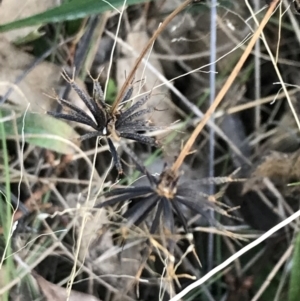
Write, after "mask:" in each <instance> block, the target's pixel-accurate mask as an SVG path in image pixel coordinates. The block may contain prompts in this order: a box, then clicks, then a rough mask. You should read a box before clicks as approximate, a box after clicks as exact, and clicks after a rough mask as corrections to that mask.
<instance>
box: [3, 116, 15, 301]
mask: <svg viewBox="0 0 300 301" xmlns="http://www.w3.org/2000/svg"><path fill="white" fill-rule="evenodd" d="M2 117H3V116H2V114H1V110H0V119H1V118H2ZM0 145H2V155H3V163H2V164H3V168H4V179H5V191H4V192H1V193H0V227H1V228H2V231H3V234H2V235H0V245H2V242H3V243H4V245H5V248H4V250H3V251H4V252H2V250H0V269H2V268H3V262H4V258H7V260H6V262H5V269H4V275H3V276H4V279H1V282H2V284H6V283H8V282H9V281H10V279H11V277H12V276H13V274H14V273H13V271H14V263H13V257H11V256H10V255H11V253H12V249H11V239H10V235H11V222H12V211H11V206H10V199H11V197H10V173H9V159H8V150H7V144H6V131H5V127H4V124H3V122H1V121H0ZM3 193H5V195H4V194H3ZM2 240H3V241H2ZM8 299H9V292H6V293H5V294H4V295H3V296H2V299H1V300H3V301H6V300H8Z"/></svg>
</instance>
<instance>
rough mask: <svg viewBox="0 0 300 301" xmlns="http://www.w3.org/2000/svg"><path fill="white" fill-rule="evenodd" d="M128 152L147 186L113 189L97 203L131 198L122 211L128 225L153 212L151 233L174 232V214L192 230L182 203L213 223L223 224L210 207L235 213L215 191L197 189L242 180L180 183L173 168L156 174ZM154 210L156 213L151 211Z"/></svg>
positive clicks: (141, 219)
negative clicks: (217, 219) (208, 191)
mask: <svg viewBox="0 0 300 301" xmlns="http://www.w3.org/2000/svg"><path fill="white" fill-rule="evenodd" d="M126 152H127V153H128V154H129V155H130V156H131V158H132V159H133V161H134V163H135V165H136V167H137V169H138V170H139V171H140V172H141V173H142V174H145V175H146V177H147V180H148V185H146V186H129V187H126V188H118V189H113V190H111V191H109V192H107V193H106V194H105V198H106V200H105V201H104V202H103V203H101V204H98V205H97V206H96V207H97V208H103V207H107V206H114V205H117V204H119V203H121V204H122V203H124V202H126V201H131V205H130V207H129V209H128V210H127V211H126V212H125V213H124V214H123V217H124V218H125V219H126V220H127V223H126V225H125V226H126V227H130V226H132V225H136V226H138V225H140V224H141V223H142V222H143V221H146V219H147V218H148V217H150V218H151V216H154V217H153V219H152V221H150V231H149V232H150V234H155V233H156V232H157V230H158V229H159V230H160V233H164V232H165V233H169V234H171V235H172V234H175V217H177V219H178V221H179V222H180V223H181V224H182V226H183V228H184V230H185V232H186V233H188V232H189V226H188V223H187V219H186V217H185V216H184V214H183V208H182V206H185V207H186V208H188V209H190V210H192V212H193V213H195V214H200V215H201V216H203V217H204V218H205V219H206V220H207V221H208V222H209V224H210V225H212V226H216V227H219V226H220V224H219V223H218V222H217V221H216V220H215V219H214V218H213V217H212V215H211V212H210V211H211V210H213V211H215V212H218V213H220V214H222V215H225V216H228V217H232V216H231V215H229V214H228V212H227V211H226V210H225V209H223V208H222V207H226V208H228V206H227V205H225V204H222V203H220V202H218V201H217V199H216V197H215V196H213V195H208V194H205V193H203V192H201V191H198V190H197V187H199V185H200V184H205V185H210V184H217V185H220V184H224V183H228V182H234V181H240V180H239V179H234V178H232V177H216V178H203V179H199V180H195V181H191V180H189V181H186V182H183V183H179V179H180V175H179V173H178V172H177V171H174V170H173V169H172V168H169V167H167V166H165V168H164V170H163V171H162V173H161V174H160V175H159V176H158V177H155V176H153V175H151V174H150V173H149V171H148V170H147V169H146V168H145V167H144V166H143V165H142V164H141V163H140V162H139V160H138V158H137V157H136V156H135V155H134V154H133V153H132V152H131V151H130V150H126ZM152 212H154V215H152Z"/></svg>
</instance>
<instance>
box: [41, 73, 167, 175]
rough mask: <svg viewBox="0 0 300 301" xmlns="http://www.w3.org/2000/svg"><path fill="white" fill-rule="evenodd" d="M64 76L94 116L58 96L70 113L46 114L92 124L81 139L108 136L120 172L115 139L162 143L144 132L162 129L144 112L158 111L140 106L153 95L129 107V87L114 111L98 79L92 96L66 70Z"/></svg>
mask: <svg viewBox="0 0 300 301" xmlns="http://www.w3.org/2000/svg"><path fill="white" fill-rule="evenodd" d="M62 75H63V77H64V79H65V80H66V81H67V82H68V83H69V84H70V85H71V86H72V88H73V89H74V90H75V92H76V93H77V94H78V96H79V97H80V98H81V99H82V101H83V102H84V103H85V105H86V106H87V108H88V109H89V111H90V112H91V114H92V116H93V118H91V117H90V116H89V115H88V114H87V113H86V112H85V111H83V110H82V109H80V108H79V107H77V106H76V105H74V104H72V103H71V102H70V101H67V100H65V99H62V98H59V97H56V99H57V100H58V102H59V103H60V104H61V106H62V107H63V109H64V110H65V111H67V112H66V113H62V112H47V113H48V114H49V115H52V116H54V117H56V118H60V119H65V120H70V121H75V122H78V123H82V124H85V125H88V126H90V127H91V128H92V129H93V131H90V132H88V133H86V134H85V135H83V136H81V137H80V140H81V141H82V140H85V139H89V138H93V137H105V138H106V139H107V143H108V146H109V149H110V151H111V154H112V157H113V160H114V165H115V166H116V168H117V170H118V172H119V173H122V172H123V169H122V165H121V161H120V158H119V156H118V153H117V150H116V148H115V146H114V143H113V140H115V141H118V140H119V139H120V138H125V139H130V140H135V141H137V142H140V143H143V144H148V145H151V146H158V145H159V144H158V141H157V140H156V139H155V138H154V137H148V136H145V135H144V134H143V133H144V132H147V131H154V130H158V129H161V128H162V127H156V126H153V125H151V123H150V121H149V120H146V119H145V118H144V117H145V115H147V114H149V113H151V112H152V111H154V110H155V108H154V107H149V108H145V109H141V107H142V106H143V105H144V104H145V103H146V102H147V100H148V99H149V98H150V94H148V95H145V96H144V97H142V98H141V99H140V100H138V101H137V102H135V103H134V104H133V105H131V106H130V107H129V108H126V104H127V101H128V100H130V98H131V96H132V93H133V87H132V86H130V87H129V89H128V90H127V91H126V93H125V94H124V96H123V98H122V101H121V103H120V105H119V106H118V108H117V110H115V111H113V110H112V109H111V106H109V105H108V104H106V103H105V101H104V97H103V91H102V88H101V86H100V84H99V82H98V80H97V79H93V84H94V85H93V96H92V97H90V96H89V95H87V94H86V93H85V92H84V91H83V90H82V89H81V88H80V87H79V86H78V85H77V84H76V83H75V81H74V78H70V77H69V76H68V74H67V73H66V72H65V71H64V72H63V73H62Z"/></svg>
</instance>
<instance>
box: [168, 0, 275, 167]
mask: <svg viewBox="0 0 300 301" xmlns="http://www.w3.org/2000/svg"><path fill="white" fill-rule="evenodd" d="M278 2H279V0H273V1H272V3H271V4H270V6H269V8H268V10H267V12H266V14H265V16H264V18H263V19H262V21H261V23H260V25H259V27H258V28H257V30H256V31H255V32H254V34H253V36H252V38H251V40H250V42H249V44H248V46H247V47H246V49H245V51H244V53H243V54H242V56H241V58H240V59H239V61H238V62H237V64H236V66H235V67H234V69H233V70H232V72H231V74H230V75H229V77H228V79H227V81H226V82H225V84H224V86H223V87H222V89H221V90H220V92H219V94H218V95H217V97H216V98H215V100H214V102H213V103H212V105H211V106H210V107H209V109H208V110H207V112H206V113H205V115H204V116H203V119H202V120H201V121H200V122H199V124H198V125H197V127H196V128H195V130H194V132H193V133H192V135H191V136H190V138H189V139H188V141H187V142H186V144H185V145H184V147H183V149H182V150H181V152H180V154H179V156H178V158H177V160H176V161H175V162H174V164H173V166H172V170H173V171H174V172H176V171H177V170H178V169H179V167H180V166H181V164H182V162H183V160H184V158H185V157H186V156H187V154H188V153H189V151H190V149H191V147H192V146H193V144H194V142H195V140H196V138H197V136H198V135H199V133H200V132H201V130H202V129H203V128H204V126H205V124H206V122H207V121H208V120H209V118H210V116H211V115H212V114H213V113H214V112H215V110H216V109H217V107H218V106H219V104H220V103H221V101H222V100H223V97H224V96H225V94H226V93H227V92H228V90H229V88H230V87H231V85H232V83H233V82H234V80H235V78H236V77H237V75H238V74H239V72H240V71H241V69H242V67H243V65H244V63H245V61H246V59H247V58H248V56H249V54H250V53H251V51H252V48H253V47H254V45H255V43H256V41H257V40H258V38H259V36H260V34H261V33H262V31H263V29H264V27H265V26H266V24H267V22H268V21H269V19H270V17H271V15H272V13H273V11H274V10H275V8H276V6H277V3H278Z"/></svg>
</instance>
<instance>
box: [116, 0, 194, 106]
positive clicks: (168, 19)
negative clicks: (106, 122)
mask: <svg viewBox="0 0 300 301" xmlns="http://www.w3.org/2000/svg"><path fill="white" fill-rule="evenodd" d="M193 1H194V0H186V1H184V2H183V3H182V4H181V5H180V6H178V7H177V8H176V9H175V10H174V11H173V12H172V13H171V14H170V15H169V16H168V17H167V18H166V19H165V20H164V22H163V23H161V25H160V26H159V27H158V28H157V30H156V31H155V32H154V33H153V35H152V37H151V39H150V40H149V41H148V43H147V45H146V46H145V47H144V49H143V51H142V52H141V54H140V56H139V57H138V58H137V60H136V62H135V65H134V67H133V68H132V70H131V72H130V73H129V75H128V77H127V79H126V80H125V82H124V84H123V86H122V88H121V90H120V92H119V94H118V95H117V97H116V100H115V102H114V104H113V105H112V112H114V111H115V110H116V108H117V107H118V105H119V103H120V101H121V99H122V96H123V94H124V93H125V91H126V89H127V87H128V85H129V84H130V83H131V81H132V80H133V77H134V74H135V72H136V70H137V68H138V66H139V65H140V63H141V61H142V59H143V57H144V56H145V54H146V53H147V51H148V50H149V49H150V48H151V46H152V44H153V43H154V41H155V40H156V38H157V37H158V35H159V34H160V33H161V32H162V31H163V30H164V29H165V28H166V27H167V25H168V24H169V23H170V22H171V21H172V19H173V18H174V17H175V16H176V15H177V14H179V13H180V12H181V11H182V10H183V9H185V8H186V7H187V6H188V5H189V4H190V3H192V2H193Z"/></svg>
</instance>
